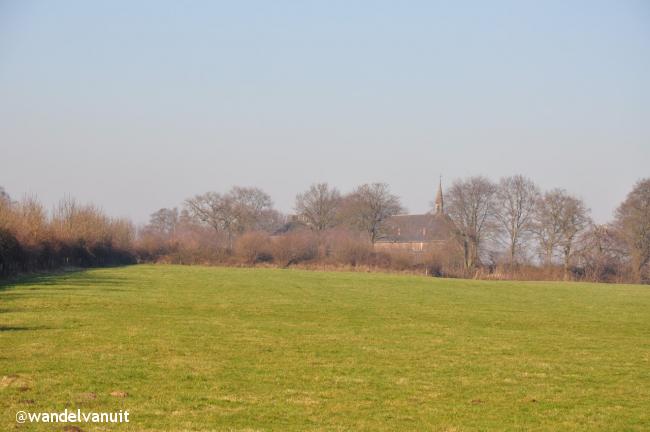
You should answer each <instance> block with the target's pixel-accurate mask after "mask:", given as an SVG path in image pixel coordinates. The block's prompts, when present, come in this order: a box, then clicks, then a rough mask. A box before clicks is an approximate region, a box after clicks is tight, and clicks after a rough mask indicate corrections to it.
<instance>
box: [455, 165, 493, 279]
mask: <svg viewBox="0 0 650 432" xmlns="http://www.w3.org/2000/svg"><path fill="white" fill-rule="evenodd" d="M496 191H497V186H496V185H495V184H494V183H492V182H491V181H490V180H489V179H487V178H485V177H481V176H478V177H470V178H468V179H466V180H456V181H454V182H453V183H452V185H451V188H450V189H449V191H448V192H447V201H446V202H447V207H446V208H447V214H448V215H449V217H450V218H451V219H452V220H453V221H454V223H455V225H456V229H457V234H458V236H459V239H460V242H461V245H462V247H463V253H464V261H465V268H466V269H471V268H474V267H475V266H476V265H478V264H479V261H480V254H481V248H482V245H483V240H484V239H485V237H486V235H487V234H489V233H490V231H491V230H492V229H493V228H494V214H495V195H496Z"/></svg>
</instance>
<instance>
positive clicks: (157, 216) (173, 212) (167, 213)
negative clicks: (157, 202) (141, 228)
mask: <svg viewBox="0 0 650 432" xmlns="http://www.w3.org/2000/svg"><path fill="white" fill-rule="evenodd" d="M178 223H179V213H178V209H177V208H176V207H174V208H172V209H168V208H161V209H160V210H158V211H156V212H154V213H152V214H151V216H150V217H149V227H150V228H151V229H153V230H154V231H156V232H159V233H161V234H164V235H166V236H170V237H173V236H174V234H175V232H176V226H177V225H178Z"/></svg>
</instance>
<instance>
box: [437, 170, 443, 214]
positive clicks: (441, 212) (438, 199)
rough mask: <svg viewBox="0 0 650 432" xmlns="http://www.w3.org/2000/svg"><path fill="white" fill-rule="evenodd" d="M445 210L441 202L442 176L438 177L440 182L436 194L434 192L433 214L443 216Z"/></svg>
mask: <svg viewBox="0 0 650 432" xmlns="http://www.w3.org/2000/svg"><path fill="white" fill-rule="evenodd" d="M444 211H445V208H444V204H443V201H442V176H440V181H439V182H438V192H436V200H435V214H436V215H442V214H444Z"/></svg>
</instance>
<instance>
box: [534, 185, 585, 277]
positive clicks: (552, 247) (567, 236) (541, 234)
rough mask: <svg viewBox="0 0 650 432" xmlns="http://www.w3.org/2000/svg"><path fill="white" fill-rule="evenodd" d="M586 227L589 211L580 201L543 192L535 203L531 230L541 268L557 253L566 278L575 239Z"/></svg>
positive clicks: (555, 192)
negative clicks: (539, 256)
mask: <svg viewBox="0 0 650 432" xmlns="http://www.w3.org/2000/svg"><path fill="white" fill-rule="evenodd" d="M590 223H591V220H590V218H589V209H587V207H586V206H585V204H584V202H583V201H582V200H581V199H579V198H576V197H574V196H571V195H569V194H568V193H567V192H566V191H565V190H563V189H554V190H552V191H549V192H546V193H545V194H544V195H543V196H542V197H541V198H540V199H539V200H538V202H537V206H536V212H535V224H534V228H533V229H534V232H535V236H536V237H537V241H538V242H539V245H540V249H541V251H542V256H543V257H544V262H545V264H546V265H550V264H551V262H552V260H553V255H554V254H555V252H556V251H558V252H559V253H560V255H561V256H562V262H563V265H564V276H565V278H568V276H569V269H570V263H571V258H572V254H573V252H574V246H575V241H576V238H577V236H578V234H580V233H581V232H582V231H583V230H584V229H585V228H587V227H588V226H589V224H590Z"/></svg>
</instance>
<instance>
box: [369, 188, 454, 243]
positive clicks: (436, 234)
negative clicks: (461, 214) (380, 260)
mask: <svg viewBox="0 0 650 432" xmlns="http://www.w3.org/2000/svg"><path fill="white" fill-rule="evenodd" d="M453 229H454V224H453V222H452V221H451V219H450V218H449V216H447V215H446V214H445V207H444V200H443V196H442V182H441V181H440V182H439V183H438V191H437V193H436V198H435V201H434V209H433V210H432V211H431V212H428V213H425V214H415V215H397V216H393V217H391V218H390V219H388V220H387V221H386V225H385V229H384V232H383V236H382V237H381V238H380V239H379V240H377V241H376V242H375V249H376V250H378V251H386V252H390V251H403V252H412V253H423V252H427V251H431V250H433V249H437V248H441V247H443V246H444V244H445V243H446V242H448V241H449V240H451V239H452V236H453V232H454V231H453Z"/></svg>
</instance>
